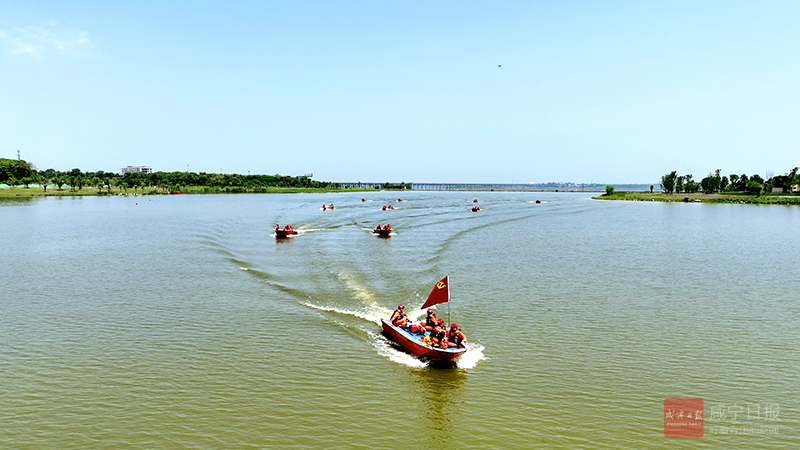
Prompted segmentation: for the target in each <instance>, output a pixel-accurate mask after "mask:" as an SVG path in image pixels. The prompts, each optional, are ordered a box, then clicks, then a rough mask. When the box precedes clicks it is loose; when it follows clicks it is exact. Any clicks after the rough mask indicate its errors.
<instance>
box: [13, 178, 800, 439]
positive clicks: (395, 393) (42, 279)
mask: <svg viewBox="0 0 800 450" xmlns="http://www.w3.org/2000/svg"><path fill="white" fill-rule="evenodd" d="M397 195H401V196H402V197H403V199H404V200H405V201H403V202H397V197H396V196H397ZM362 197H364V198H365V199H366V200H368V201H366V202H362V201H361V198H362ZM476 197H477V199H478V200H479V203H478V205H479V206H480V207H481V208H482V211H480V212H477V213H473V212H470V208H471V207H472V206H473V202H472V200H473V199H474V198H476ZM535 200H541V201H542V203H535ZM323 202H324V203H327V204H330V203H334V204H335V209H334V210H327V211H322V210H321V206H322V204H323ZM389 204H392V205H393V206H394V208H395V209H394V210H390V211H382V210H381V207H382V206H383V205H389ZM387 222H388V223H391V225H392V227H393V229H394V231H395V233H394V235H393V236H392V237H391V238H388V239H381V238H377V237H375V236H373V235H372V234H371V233H370V232H369V230H370V229H371V228H374V227H375V225H377V224H378V223H381V224H386V223H387ZM275 223H280V224H281V226H283V225H284V224H286V223H288V224H292V225H294V227H295V228H296V229H299V230H300V231H301V233H300V235H298V236H296V237H294V238H292V239H288V240H284V241H277V240H276V239H275V238H274V237H272V236H270V234H271V232H272V231H271V230H272V227H274V225H275ZM799 226H800V208H798V207H783V206H753V205H727V204H720V205H713V204H667V203H644V202H609V201H598V200H592V199H591V198H590V195H589V194H587V193H494V192H480V193H470V192H404V193H402V194H398V193H393V192H369V193H341V194H291V195H197V196H186V195H183V196H161V197H159V196H151V197H141V196H140V197H111V198H98V197H74V198H45V199H34V200H19V201H13V200H5V201H2V202H0V235H1V236H2V241H1V242H2V244H0V255H2V258H0V259H2V263H0V311H2V315H0V390H2V395H0V448H36V449H46V448H53V449H56V448H57V449H87V448H93V449H94V448H109V449H119V448H158V449H184V448H195V449H231V448H287V449H292V448H296V449H300V448H303V449H305V448H342V449H349V448H370V449H373V448H386V449H415V448H420V449H425V448H481V449H507V448H520V449H521V448H608V449H611V448H614V449H616V448H695V447H698V446H700V447H708V448H717V447H725V448H793V447H798V446H800V437H798V432H800V416H798V408H800V394H799V393H798V387H799V386H800V383H798V381H799V378H800V377H799V376H798V372H800V354H799V352H798V349H797V348H798V345H797V343H798V341H800V327H798V325H799V324H800V305H798V303H799V302H800V264H798V255H800V233H798V231H797V230H798V227H799ZM445 275H449V276H450V281H451V295H452V302H451V304H450V311H449V314H450V319H451V321H453V322H457V323H458V324H459V325H460V326H461V328H462V329H463V330H464V331H465V333H466V336H467V338H468V340H469V342H470V350H469V351H468V352H467V354H466V355H465V356H464V357H463V358H462V360H461V361H459V363H458V367H456V368H450V369H443V368H435V367H428V366H426V365H425V364H424V363H422V362H421V361H419V360H417V359H415V358H413V357H411V356H409V355H407V354H405V353H403V352H401V351H399V350H397V349H395V348H393V347H392V346H391V345H390V344H389V342H388V341H387V340H386V338H384V337H383V336H382V335H381V333H380V328H379V325H378V322H379V320H380V318H381V317H386V316H388V315H389V314H390V313H391V311H392V310H393V309H394V308H395V307H396V306H397V304H398V303H403V304H405V305H407V309H408V310H415V309H416V308H418V307H419V305H421V304H422V302H423V301H424V300H425V297H426V296H427V294H428V292H430V290H431V288H432V286H433V284H434V283H435V282H436V281H438V280H439V279H440V278H442V277H443V276H445ZM417 314H420V312H417ZM437 314H438V315H439V316H440V317H445V318H446V317H447V314H448V308H447V305H446V304H445V305H439V306H438V309H437ZM669 398H702V399H703V401H704V414H705V416H704V418H705V423H704V436H703V437H702V438H697V439H680V438H667V437H665V436H664V417H665V416H664V414H665V411H664V404H665V400H666V399H669Z"/></svg>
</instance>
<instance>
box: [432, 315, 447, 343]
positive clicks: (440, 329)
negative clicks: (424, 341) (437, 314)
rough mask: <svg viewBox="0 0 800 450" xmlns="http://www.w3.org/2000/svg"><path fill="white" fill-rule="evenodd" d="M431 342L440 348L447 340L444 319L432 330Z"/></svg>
mask: <svg viewBox="0 0 800 450" xmlns="http://www.w3.org/2000/svg"><path fill="white" fill-rule="evenodd" d="M430 337H431V342H432V343H433V344H432V345H433V346H434V347H438V346H439V344H441V343H442V339H444V338H445V329H444V319H439V322H438V323H436V325H435V326H434V327H433V329H432V330H431V334H430Z"/></svg>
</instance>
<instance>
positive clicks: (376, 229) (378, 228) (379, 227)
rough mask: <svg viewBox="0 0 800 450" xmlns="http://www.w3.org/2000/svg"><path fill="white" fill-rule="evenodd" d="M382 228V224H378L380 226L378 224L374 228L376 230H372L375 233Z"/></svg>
mask: <svg viewBox="0 0 800 450" xmlns="http://www.w3.org/2000/svg"><path fill="white" fill-rule="evenodd" d="M382 229H383V228H381V224H378V226H377V227H375V229H374V230H372V232H373V233H380V232H381V230H382Z"/></svg>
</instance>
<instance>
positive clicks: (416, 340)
mask: <svg viewBox="0 0 800 450" xmlns="http://www.w3.org/2000/svg"><path fill="white" fill-rule="evenodd" d="M381 325H382V326H383V332H384V334H386V336H388V337H389V339H391V340H393V341H395V342H396V343H397V344H398V345H399V346H400V347H402V348H403V349H404V350H406V351H407V352H409V353H411V354H412V355H415V356H418V357H420V358H424V359H427V360H431V361H453V360H454V359H456V358H458V357H459V356H461V355H463V354H464V353H466V351H467V349H466V347H458V348H456V347H451V348H446V349H445V348H439V347H433V346H430V345H428V344H425V343H424V342H422V339H423V336H422V335H419V334H415V333H411V332H410V331H406V330H404V329H402V328H400V327H397V326H394V325H392V324H391V323H390V322H389V321H388V320H386V319H381Z"/></svg>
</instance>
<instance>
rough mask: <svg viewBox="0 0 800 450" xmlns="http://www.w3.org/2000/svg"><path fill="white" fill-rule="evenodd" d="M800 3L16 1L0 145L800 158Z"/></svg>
mask: <svg viewBox="0 0 800 450" xmlns="http://www.w3.org/2000/svg"><path fill="white" fill-rule="evenodd" d="M798 18H800V3H797V2H788V1H771V2H770V1H768V2H758V3H730V2H713V1H712V2H700V3H697V2H674V1H673V2H603V3H588V4H585V3H545V2H528V1H525V2H523V1H519V2H517V1H509V2H495V3H480V2H477V3H429V2H417V1H411V2H402V3H376V4H372V3H361V2H303V3H292V2H274V3H273V2H264V3H219V2H207V1H199V2H195V1H193V2H179V1H178V2H166V3H163V2H159V3H140V4H133V5H119V4H115V3H102V2H101V3H97V4H91V5H84V4H70V3H62V2H54V1H35V0H34V1H27V2H21V1H11V2H9V3H7V4H4V14H3V15H2V17H0V63H1V64H2V67H3V71H2V77H3V83H2V84H0V86H2V87H0V96H1V98H2V100H3V101H2V102H0V157H5V158H16V157H17V150H20V151H21V153H22V158H23V159H25V160H27V161H30V162H32V163H34V164H36V166H37V167H38V168H39V169H47V168H54V169H56V170H71V169H72V168H75V167H77V168H80V169H81V170H83V171H98V170H104V171H109V170H114V171H116V170H119V168H120V167H125V166H128V165H147V166H152V167H153V168H154V170H156V171H159V170H160V171H185V170H190V171H192V172H209V173H210V172H215V173H218V172H223V173H240V174H247V173H253V174H255V173H262V174H276V173H280V174H286V175H292V176H298V175H301V174H305V173H313V174H314V178H315V179H318V180H327V181H359V180H361V181H367V180H369V181H391V182H400V181H406V182H409V181H414V182H452V183H530V182H536V183H546V182H551V181H553V182H575V183H590V182H594V183H601V184H602V183H620V184H653V183H655V182H657V181H658V180H659V179H660V177H661V175H663V174H665V173H668V172H670V171H673V170H675V171H677V172H678V173H679V174H686V173H691V174H693V175H694V177H695V178H696V179H700V178H702V177H704V176H706V175H708V174H709V173H711V172H713V171H714V170H716V169H721V171H722V173H723V174H731V173H737V174H742V173H747V174H755V173H757V174H759V175H760V176H762V177H766V175H767V174H768V172H774V173H775V174H784V173H786V172H788V171H789V170H790V169H791V168H793V167H795V166H798V165H800V158H798V157H797V156H796V155H797V154H800V148H799V147H800V130H799V129H798V127H797V125H796V124H797V123H800V108H799V107H798V106H797V105H800V86H798V83H797V80H798V79H800V76H799V75H800V62H798V59H797V58H796V48H797V43H798V42H800V29H798V27H797V26H796V23H797V20H798Z"/></svg>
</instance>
